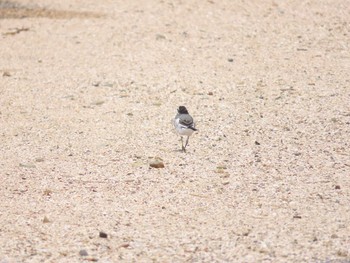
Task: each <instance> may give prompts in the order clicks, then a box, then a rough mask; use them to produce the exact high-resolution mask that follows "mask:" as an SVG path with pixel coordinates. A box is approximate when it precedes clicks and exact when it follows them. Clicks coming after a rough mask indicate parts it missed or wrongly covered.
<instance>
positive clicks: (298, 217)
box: [293, 215, 301, 219]
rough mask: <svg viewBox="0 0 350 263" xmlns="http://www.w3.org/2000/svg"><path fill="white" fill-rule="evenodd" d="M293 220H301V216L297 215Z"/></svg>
mask: <svg viewBox="0 0 350 263" xmlns="http://www.w3.org/2000/svg"><path fill="white" fill-rule="evenodd" d="M293 218H296V219H301V216H300V215H295V216H293Z"/></svg>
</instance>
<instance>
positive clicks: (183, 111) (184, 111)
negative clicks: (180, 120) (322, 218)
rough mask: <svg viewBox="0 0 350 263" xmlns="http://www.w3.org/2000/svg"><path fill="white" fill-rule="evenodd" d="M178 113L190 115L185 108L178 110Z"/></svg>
mask: <svg viewBox="0 0 350 263" xmlns="http://www.w3.org/2000/svg"><path fill="white" fill-rule="evenodd" d="M177 112H178V113H179V114H188V110H187V109H186V107H185V106H180V107H179V108H178V109H177Z"/></svg>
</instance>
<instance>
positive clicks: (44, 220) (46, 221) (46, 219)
mask: <svg viewBox="0 0 350 263" xmlns="http://www.w3.org/2000/svg"><path fill="white" fill-rule="evenodd" d="M43 223H45V224H46V223H50V220H49V219H48V218H47V216H44V219H43Z"/></svg>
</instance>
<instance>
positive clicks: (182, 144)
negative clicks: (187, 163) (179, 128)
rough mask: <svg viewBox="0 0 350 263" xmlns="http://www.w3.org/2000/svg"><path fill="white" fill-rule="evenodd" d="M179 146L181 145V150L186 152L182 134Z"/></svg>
mask: <svg viewBox="0 0 350 263" xmlns="http://www.w3.org/2000/svg"><path fill="white" fill-rule="evenodd" d="M181 147H182V151H183V152H186V146H185V147H184V141H183V138H182V136H181Z"/></svg>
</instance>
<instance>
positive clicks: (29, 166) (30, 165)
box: [19, 163, 35, 168]
mask: <svg viewBox="0 0 350 263" xmlns="http://www.w3.org/2000/svg"><path fill="white" fill-rule="evenodd" d="M19 167H24V168H35V165H34V164H31V163H20V164H19Z"/></svg>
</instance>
